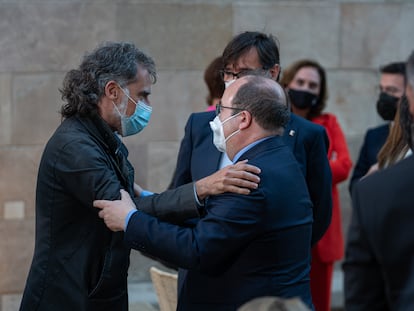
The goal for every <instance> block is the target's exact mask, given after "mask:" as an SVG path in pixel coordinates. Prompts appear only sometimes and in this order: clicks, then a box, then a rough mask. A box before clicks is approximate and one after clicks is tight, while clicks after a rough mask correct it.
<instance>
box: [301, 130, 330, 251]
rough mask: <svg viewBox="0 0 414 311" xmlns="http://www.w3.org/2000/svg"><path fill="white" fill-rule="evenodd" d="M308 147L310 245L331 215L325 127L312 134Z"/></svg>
mask: <svg viewBox="0 0 414 311" xmlns="http://www.w3.org/2000/svg"><path fill="white" fill-rule="evenodd" d="M313 136H314V137H312V143H311V145H310V146H309V148H308V155H307V161H308V164H307V174H306V183H307V185H308V190H309V194H310V197H311V200H312V203H313V226H312V227H313V232H312V245H314V244H315V243H316V242H317V241H319V240H320V238H321V237H322V236H323V235H324V233H325V232H326V230H327V229H328V227H329V224H330V223H331V216H332V191H331V189H332V175H331V169H330V167H329V161H328V156H327V154H328V146H329V141H328V136H327V135H326V131H325V129H323V128H322V127H320V132H317V133H316V135H313Z"/></svg>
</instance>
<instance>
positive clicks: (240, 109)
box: [216, 104, 246, 116]
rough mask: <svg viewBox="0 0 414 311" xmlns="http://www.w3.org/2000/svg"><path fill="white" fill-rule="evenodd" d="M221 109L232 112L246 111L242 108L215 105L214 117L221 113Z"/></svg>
mask: <svg viewBox="0 0 414 311" xmlns="http://www.w3.org/2000/svg"><path fill="white" fill-rule="evenodd" d="M223 108H227V109H233V110H239V111H243V110H246V109H243V108H236V107H227V106H223V105H222V104H217V105H216V116H218V115H219V114H220V112H221V110H222V109H223Z"/></svg>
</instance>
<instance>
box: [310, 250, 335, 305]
mask: <svg viewBox="0 0 414 311" xmlns="http://www.w3.org/2000/svg"><path fill="white" fill-rule="evenodd" d="M316 257H317V256H315V257H314V258H312V265H311V272H310V285H311V293H312V301H313V305H314V306H315V310H316V311H330V310H331V287H332V274H333V265H334V263H333V262H321V261H320V260H319V259H318V258H316Z"/></svg>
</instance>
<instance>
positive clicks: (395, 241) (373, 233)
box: [343, 156, 414, 311]
mask: <svg viewBox="0 0 414 311" xmlns="http://www.w3.org/2000/svg"><path fill="white" fill-rule="evenodd" d="M413 187H414V157H413V156H411V157H409V158H407V159H405V160H403V161H401V162H399V163H397V164H395V165H394V166H392V167H390V168H388V169H385V170H383V171H380V172H378V173H375V174H373V175H371V176H368V177H366V178H364V179H363V180H361V181H360V182H358V183H357V184H356V185H355V189H354V193H353V215H352V220H351V225H350V227H349V230H348V241H347V246H346V256H345V262H344V266H343V267H344V272H345V304H346V310H348V311H356V310H361V311H362V310H364V311H365V310H398V311H402V310H407V311H408V310H413V309H414V230H413V223H414V205H413V202H414V191H413Z"/></svg>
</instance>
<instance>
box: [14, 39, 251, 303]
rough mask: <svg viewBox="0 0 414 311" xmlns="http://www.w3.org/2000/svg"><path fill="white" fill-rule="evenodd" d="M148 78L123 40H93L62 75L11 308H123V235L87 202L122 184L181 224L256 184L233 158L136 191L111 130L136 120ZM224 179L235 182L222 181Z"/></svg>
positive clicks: (151, 76)
mask: <svg viewBox="0 0 414 311" xmlns="http://www.w3.org/2000/svg"><path fill="white" fill-rule="evenodd" d="M155 81H156V70H155V64H154V61H153V60H152V59H151V58H150V57H149V56H147V55H146V54H144V53H143V52H142V51H140V50H139V49H138V48H137V47H136V46H135V45H134V44H132V43H126V42H119V43H117V42H108V43H105V44H103V45H101V46H99V47H98V48H97V49H95V50H94V51H93V52H91V53H89V54H87V55H85V57H84V58H83V61H82V63H81V64H80V66H79V68H77V69H74V70H71V71H69V72H68V73H67V75H66V77H65V79H64V81H63V87H62V89H61V93H62V99H63V100H64V101H65V102H66V103H65V104H64V105H63V106H62V109H61V115H62V118H63V122H62V123H61V125H60V126H59V127H58V128H57V130H56V131H55V133H54V134H53V135H52V137H51V138H50V140H49V142H48V143H47V145H46V147H45V150H44V153H43V155H42V159H41V163H40V166H39V173H38V180H37V189H36V241H35V250H34V256H33V261H32V265H31V268H30V272H29V276H28V279H27V283H26V288H25V291H24V294H23V299H22V302H21V306H20V310H22V311H25V310H68V311H69V310H70V311H73V310H77V311H83V310H85V311H86V310H91V311H92V310H93V311H97V310H102V311H103V310H108V311H109V310H111V311H112V310H121V311H124V310H128V294H127V270H128V266H129V254H130V249H129V248H128V247H126V245H125V244H124V242H123V233H120V232H115V233H114V232H111V231H110V230H108V229H107V228H106V226H105V224H104V223H103V221H102V220H101V219H100V218H99V217H98V210H97V209H95V208H94V207H93V205H92V202H93V201H94V200H96V199H108V200H115V199H119V198H120V190H121V189H124V190H125V191H127V192H128V193H129V194H130V195H131V196H132V197H133V199H134V201H135V204H136V206H137V207H138V208H139V209H140V210H142V211H144V212H147V213H149V214H153V215H156V216H157V217H160V218H161V219H163V220H166V221H170V222H180V221H183V220H185V219H186V218H187V217H195V216H198V213H199V211H200V209H201V207H200V205H199V201H200V200H203V199H204V198H205V197H206V196H207V195H210V194H215V193H221V192H223V191H229V190H233V191H235V192H237V193H248V192H249V191H248V190H247V189H246V188H245V187H246V186H247V187H255V182H257V180H258V178H257V177H256V176H254V177H253V174H250V173H249V172H245V171H244V169H246V168H247V169H248V167H250V169H252V167H251V166H247V164H245V163H242V165H239V166H236V165H233V166H231V167H228V168H227V171H223V172H221V175H220V174H216V175H215V176H210V177H207V179H204V180H199V181H197V182H196V183H193V184H187V185H184V186H183V187H181V188H179V189H177V191H168V192H164V193H161V194H159V195H150V196H143V194H142V193H140V192H139V190H140V188H139V187H138V186H137V185H136V184H135V183H134V169H133V167H132V165H131V164H130V163H129V161H128V160H127V156H128V151H127V149H126V147H125V146H124V144H123V143H122V141H121V139H120V138H119V137H118V136H119V135H120V136H129V135H133V134H136V133H139V132H140V131H141V130H143V129H144V128H145V126H146V125H147V123H148V121H149V119H150V116H151V112H152V107H151V105H150V101H149V95H150V94H151V85H152V84H153V83H155ZM239 168H240V169H241V170H239ZM256 172H257V171H256ZM229 173H230V174H229ZM232 177H236V179H235V180H237V182H234V181H233V182H230V183H229V180H230V179H231V178H232ZM208 178H210V180H209V179H208ZM243 178H247V179H253V181H254V182H253V183H252V182H249V181H248V180H245V179H243Z"/></svg>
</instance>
